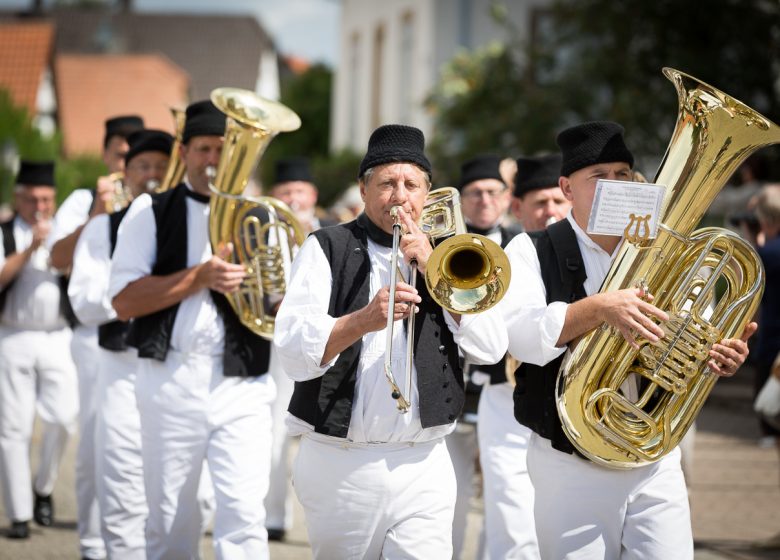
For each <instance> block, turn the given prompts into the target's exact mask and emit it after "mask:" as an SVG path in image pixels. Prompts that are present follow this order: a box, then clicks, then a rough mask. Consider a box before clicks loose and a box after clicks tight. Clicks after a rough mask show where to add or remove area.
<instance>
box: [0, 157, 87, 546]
mask: <svg viewBox="0 0 780 560" xmlns="http://www.w3.org/2000/svg"><path fill="white" fill-rule="evenodd" d="M16 185H17V186H16V190H15V208H16V217H15V218H14V219H12V220H11V221H10V222H5V223H3V224H0V237H2V241H3V249H4V250H3V253H2V256H0V313H2V314H1V315H0V481H1V482H2V487H3V498H4V500H5V511H6V513H7V515H8V516H9V517H10V519H11V528H10V530H9V532H8V536H9V538H12V539H26V538H28V537H29V521H30V519H31V518H33V517H34V518H35V521H36V522H37V523H38V524H39V525H43V526H50V525H51V524H52V523H53V518H54V504H53V503H52V501H51V494H52V491H53V489H54V485H55V482H56V480H57V474H58V470H59V465H60V459H61V457H62V453H63V451H64V449H65V444H66V443H67V441H68V438H69V436H70V435H71V434H72V433H73V432H74V431H75V427H76V416H77V414H78V390H77V387H76V385H77V380H76V368H75V366H74V364H73V361H72V359H71V355H70V342H71V330H70V328H69V327H68V324H67V321H66V319H65V316H64V314H63V312H62V309H61V305H62V304H63V300H64V298H65V297H66V295H65V293H64V291H63V287H64V285H63V283H62V282H61V280H62V279H61V277H60V276H58V275H57V273H56V271H55V270H53V269H52V268H51V267H50V265H49V252H48V250H47V248H46V239H47V237H48V235H49V232H50V230H51V219H52V216H53V215H54V210H55V194H56V191H55V186H54V163H52V162H42V163H33V162H29V161H22V163H21V167H20V169H19V174H18V176H17V179H16ZM36 408H37V410H38V414H39V415H40V417H41V420H42V421H43V442H42V445H41V457H40V463H39V465H38V473H37V475H36V477H35V481H34V482H31V480H30V457H29V452H30V441H31V438H32V432H33V422H34V419H35V412H36ZM33 494H34V496H35V502H34V504H33Z"/></svg>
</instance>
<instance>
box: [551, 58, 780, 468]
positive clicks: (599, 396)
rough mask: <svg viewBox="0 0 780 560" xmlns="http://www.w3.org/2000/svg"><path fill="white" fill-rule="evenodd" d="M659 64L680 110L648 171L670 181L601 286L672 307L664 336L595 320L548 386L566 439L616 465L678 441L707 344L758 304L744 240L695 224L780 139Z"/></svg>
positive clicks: (755, 269) (696, 398) (732, 332)
mask: <svg viewBox="0 0 780 560" xmlns="http://www.w3.org/2000/svg"><path fill="white" fill-rule="evenodd" d="M663 72H664V74H665V75H666V77H667V78H669V80H670V81H671V82H672V83H673V84H674V85H675V87H676V89H677V94H678V97H679V113H678V117H677V124H676V127H675V130H674V133H673V135H672V139H671V141H670V143H669V146H668V148H667V151H666V154H665V156H664V159H663V162H662V164H661V166H660V168H659V170H658V173H657V176H656V178H655V181H654V182H656V183H660V184H662V185H666V187H667V188H666V193H665V199H664V208H665V209H664V211H663V212H662V215H661V219H660V228H659V232H658V238H657V239H655V240H639V241H637V242H635V243H632V242H624V243H623V244H622V246H621V247H620V250H619V252H618V253H617V256H616V257H615V260H614V261H613V264H612V267H611V268H610V270H609V273H608V274H607V276H606V278H605V280H604V283H603V285H602V288H601V291H602V292H610V291H614V290H619V289H624V288H630V287H643V288H644V291H645V292H649V293H652V294H653V295H654V298H655V299H654V301H653V304H654V305H655V306H657V307H659V308H660V309H663V310H664V311H665V312H667V313H668V314H669V317H670V319H669V321H667V322H662V323H661V324H660V326H661V327H662V328H663V330H664V332H665V336H664V337H663V339H662V340H660V341H659V342H657V343H655V344H653V343H650V342H649V341H647V340H644V339H637V340H636V342H637V344H638V345H639V350H635V349H634V348H632V346H631V345H630V344H629V343H628V342H627V341H626V340H624V339H623V337H622V336H620V335H619V334H618V335H616V334H615V332H614V331H613V330H612V329H611V328H609V327H607V326H606V325H605V326H602V327H601V328H598V329H595V330H594V331H592V332H590V333H588V334H587V335H586V336H585V337H584V338H583V339H582V340H581V341H580V342H579V344H578V345H577V346H576V347H575V348H574V350H573V352H572V354H571V355H570V356H569V357H568V359H567V360H566V361H565V362H564V365H563V366H562V367H561V370H560V372H559V374H558V379H557V388H556V395H557V407H558V413H559V415H560V419H561V423H562V425H563V429H564V432H565V433H566V435H567V436H568V438H569V439H570V440H571V442H572V444H573V445H574V446H575V447H576V448H577V449H578V450H579V451H580V452H581V453H582V454H583V455H585V456H587V457H588V458H590V459H591V460H592V461H594V462H595V463H598V464H601V465H604V466H608V467H614V468H621V469H626V468H632V467H637V466H641V465H645V464H648V463H651V462H653V461H656V460H658V459H660V458H661V457H663V456H664V455H665V454H666V453H668V452H669V451H671V450H672V449H673V448H674V447H675V446H676V445H677V444H678V443H679V442H680V440H681V439H682V438H683V436H684V435H685V433H686V432H687V431H688V428H689V427H690V425H691V423H692V422H693V421H694V419H695V418H696V415H697V414H698V412H699V410H700V409H701V407H702V405H703V404H704V401H705V399H706V398H707V396H708V395H709V393H710V390H711V389H712V387H713V385H714V384H715V381H716V380H717V376H716V375H715V374H713V373H712V372H711V371H710V370H709V367H708V366H707V361H708V360H709V359H710V358H709V356H708V353H709V350H710V348H711V347H712V345H713V344H714V343H715V342H718V341H719V340H721V339H724V338H733V337H735V336H739V335H740V334H741V332H742V330H743V329H744V327H745V325H746V324H747V323H748V322H749V321H750V319H751V317H752V316H753V314H754V312H755V310H756V308H757V307H758V305H759V302H760V300H761V294H762V293H763V284H764V271H763V267H762V266H761V261H760V259H759V258H758V256H757V255H756V253H755V251H754V250H753V248H752V247H751V246H750V245H749V244H747V243H745V242H744V241H742V240H741V239H740V238H739V237H738V236H736V235H735V234H732V233H731V232H729V231H726V230H723V229H720V228H705V229H701V230H698V231H692V230H693V228H694V227H695V226H696V224H697V223H698V222H699V220H700V219H701V217H702V216H703V214H704V213H705V211H706V210H707V207H708V206H709V204H710V203H711V201H712V199H713V198H714V197H715V196H716V194H717V193H718V192H719V191H720V189H721V188H722V187H723V185H724V183H725V182H726V180H727V179H728V178H729V177H730V176H731V175H732V174H733V173H734V171H735V170H736V169H737V167H738V166H739V165H740V163H741V162H742V161H743V160H745V159H746V158H747V157H748V156H749V155H750V154H751V153H752V152H754V151H755V150H757V149H759V148H761V147H764V146H769V145H771V144H775V143H778V142H780V129H779V128H778V127H777V125H775V124H774V123H772V122H771V121H769V120H768V119H766V118H765V117H763V116H762V115H760V114H759V113H757V112H756V111H754V110H753V109H751V108H750V107H748V106H747V105H745V104H743V103H741V102H739V101H737V100H736V99H733V98H732V97H730V96H728V95H726V94H725V93H723V92H721V91H719V90H717V89H715V88H714V87H712V86H709V85H707V84H705V83H703V82H700V81H699V80H697V79H695V78H692V77H691V76H688V75H686V74H683V73H682V72H679V71H677V70H674V69H671V68H664V70H663ZM659 264H660V265H661V266H659ZM716 288H717V290H716ZM720 293H723V296H722V297H718V294H720ZM708 308H709V310H711V314H710V311H708ZM631 386H633V389H634V390H626V391H624V390H625V389H626V388H627V387H631ZM621 387H623V389H624V390H621ZM632 393H636V396H633V395H632Z"/></svg>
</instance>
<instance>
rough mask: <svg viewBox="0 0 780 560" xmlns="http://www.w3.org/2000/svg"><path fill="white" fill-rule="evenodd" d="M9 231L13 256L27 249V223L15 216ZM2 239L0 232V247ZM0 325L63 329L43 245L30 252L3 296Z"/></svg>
mask: <svg viewBox="0 0 780 560" xmlns="http://www.w3.org/2000/svg"><path fill="white" fill-rule="evenodd" d="M13 232H14V241H15V243H16V252H17V253H19V252H21V251H24V250H25V249H26V248H27V247H29V246H30V244H31V243H32V240H33V230H32V226H31V225H30V224H28V223H27V222H25V221H24V220H23V219H22V218H20V217H18V216H17V217H16V218H14V223H13ZM2 240H3V233H2V232H1V231H0V246H2ZM4 266H5V254H4V253H3V251H0V270H2V268H3V267H4ZM3 287H4V286H0V288H3ZM1 322H2V324H3V325H7V326H9V327H16V328H20V329H26V330H54V329H61V328H63V327H65V326H67V323H66V322H65V319H64V317H63V316H62V314H61V313H60V280H59V276H58V275H57V273H56V271H55V270H53V269H52V268H50V267H49V250H48V249H47V248H46V246H45V244H42V245H41V246H40V247H38V248H37V249H36V250H35V251H34V252H33V254H32V255H31V256H30V259H29V260H28V261H27V262H26V263H24V265H23V266H22V268H21V270H20V271H19V273H18V274H17V275H16V279H15V280H14V284H13V287H12V288H11V289H10V290H9V291H8V293H7V294H6V299H5V307H4V308H3V315H2V321H1Z"/></svg>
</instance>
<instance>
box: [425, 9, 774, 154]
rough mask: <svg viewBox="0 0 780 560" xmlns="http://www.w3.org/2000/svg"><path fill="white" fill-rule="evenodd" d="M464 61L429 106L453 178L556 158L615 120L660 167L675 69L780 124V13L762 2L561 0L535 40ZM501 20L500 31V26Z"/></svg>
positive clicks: (543, 14) (446, 76) (537, 13)
mask: <svg viewBox="0 0 780 560" xmlns="http://www.w3.org/2000/svg"><path fill="white" fill-rule="evenodd" d="M496 8H500V3H495V5H494V15H495V16H496V17H497V19H499V21H502V22H503V24H504V25H505V26H507V27H508V28H509V29H510V31H514V32H513V39H512V40H511V41H510V42H509V43H508V44H505V45H502V46H491V47H489V48H486V49H482V50H479V51H476V52H472V53H463V54H461V55H459V56H458V57H456V58H455V59H454V60H453V61H452V62H451V63H450V64H449V65H448V66H447V67H446V68H445V69H444V71H443V72H442V75H441V78H440V80H439V82H438V84H437V86H436V88H435V90H434V91H433V93H432V94H431V96H430V98H429V106H430V108H431V109H432V110H434V112H435V114H436V134H435V138H434V140H433V144H432V150H433V151H432V154H433V155H434V158H435V160H436V165H437V167H440V168H442V169H453V167H452V162H454V161H461V160H462V159H463V158H465V157H469V156H470V155H473V154H474V153H476V152H483V151H493V152H496V151H497V152H501V153H503V154H506V155H510V156H517V155H519V154H521V153H523V154H528V153H534V152H537V151H542V150H548V149H555V143H554V139H555V135H556V133H557V131H559V130H560V129H562V128H564V127H566V126H569V125H572V124H574V123H577V122H581V121H584V120H597V119H598V120H601V119H610V120H615V121H618V122H620V123H621V124H623V125H624V126H625V127H626V130H627V132H626V136H627V140H628V142H629V144H630V145H631V146H632V148H634V150H635V151H636V152H637V153H639V154H642V155H645V156H646V157H651V158H652V157H655V158H658V157H660V156H661V155H662V154H663V151H664V148H665V147H666V144H667V143H668V140H669V137H670V134H671V131H672V128H673V126H674V122H675V118H676V115H677V96H676V93H675V89H674V87H673V86H672V85H671V84H670V83H669V82H668V81H667V80H666V78H665V77H664V76H663V75H662V73H661V69H662V68H663V67H664V66H671V67H674V68H677V69H679V70H682V71H683V72H686V73H688V74H690V75H693V76H695V77H697V78H699V79H701V80H703V81H705V82H707V83H710V84H712V85H713V86H715V87H717V88H719V89H721V90H723V91H725V92H727V93H728V94H730V95H731V96H733V97H735V98H737V99H740V100H742V101H744V102H745V103H747V104H748V105H750V106H751V107H753V108H755V109H756V110H758V111H760V112H761V113H763V114H764V115H765V116H767V117H768V118H770V119H772V120H773V121H775V122H778V121H780V99H778V85H780V62H779V61H780V56H778V55H780V4H778V3H777V2H769V1H766V0H708V1H707V2H706V3H701V2H686V1H684V0H654V1H652V2H646V1H644V0H622V1H620V2H614V1H613V0H558V1H556V2H554V3H553V4H552V5H551V7H550V8H547V9H536V10H534V11H533V12H532V21H533V22H534V25H533V29H534V35H533V36H531V37H529V36H528V33H527V32H525V33H519V32H518V30H516V29H514V30H513V29H512V25H513V23H512V22H511V21H509V20H507V19H506V16H505V15H504V14H505V13H506V12H505V10H501V9H496ZM502 18H503V20H502Z"/></svg>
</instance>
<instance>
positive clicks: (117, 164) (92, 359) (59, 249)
mask: <svg viewBox="0 0 780 560" xmlns="http://www.w3.org/2000/svg"><path fill="white" fill-rule="evenodd" d="M143 126H144V123H143V120H142V119H141V117H138V116H136V115H121V116H116V117H112V118H110V119H108V120H106V122H105V134H104V138H103V163H105V165H106V167H107V168H108V172H109V174H112V173H118V172H121V171H123V170H124V166H125V154H126V153H127V150H128V144H127V138H128V136H129V135H130V134H132V133H133V132H135V131H137V130H141V129H142V128H143ZM115 189H116V185H115V184H114V181H113V180H111V179H109V178H108V177H101V178H99V179H98V182H97V185H96V188H95V190H94V191H93V190H91V189H76V190H74V191H73V192H72V193H71V194H70V195H69V196H68V197H67V198H66V199H65V200H64V201H63V203H62V206H61V207H60V209H59V210H58V212H57V218H56V220H55V222H54V227H53V229H52V233H51V236H50V240H49V246H50V248H51V263H52V265H53V266H54V267H55V268H57V269H59V270H61V271H64V272H69V271H70V269H71V265H72V264H73V250H74V248H75V246H76V242H77V241H78V239H79V236H80V235H81V231H82V229H83V228H84V226H85V225H86V224H87V223H88V221H89V220H90V219H91V218H93V217H95V216H98V215H100V214H103V213H105V212H106V205H107V204H108V201H110V200H111V197H112V195H113V193H114V190H115ZM71 353H72V355H73V361H74V362H75V363H76V369H77V371H78V381H79V401H80V403H79V446H78V450H77V454H76V505H77V509H78V530H79V543H80V547H81V556H82V557H83V558H93V559H99V558H105V556H106V551H105V546H104V544H103V539H102V538H101V536H100V510H99V507H98V503H97V495H96V491H95V447H94V434H95V411H96V408H97V403H96V400H95V390H96V388H97V364H98V345H97V330H96V328H95V327H94V326H86V325H79V324H77V323H76V324H74V325H73V342H72V343H71Z"/></svg>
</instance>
